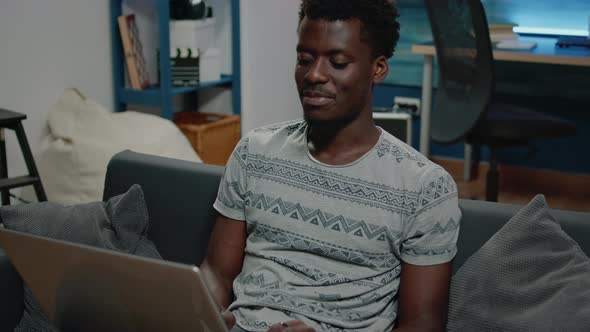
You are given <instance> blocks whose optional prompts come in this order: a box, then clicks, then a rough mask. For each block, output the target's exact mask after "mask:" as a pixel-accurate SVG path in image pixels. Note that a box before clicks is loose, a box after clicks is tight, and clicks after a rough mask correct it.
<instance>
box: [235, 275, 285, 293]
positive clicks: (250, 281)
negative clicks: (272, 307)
mask: <svg viewBox="0 0 590 332" xmlns="http://www.w3.org/2000/svg"><path fill="white" fill-rule="evenodd" d="M238 279H239V280H240V283H242V284H243V285H251V286H256V288H257V289H276V288H279V282H278V281H277V280H273V281H268V282H267V281H265V280H264V274H262V273H261V274H258V275H254V274H248V275H240V276H239V277H238Z"/></svg>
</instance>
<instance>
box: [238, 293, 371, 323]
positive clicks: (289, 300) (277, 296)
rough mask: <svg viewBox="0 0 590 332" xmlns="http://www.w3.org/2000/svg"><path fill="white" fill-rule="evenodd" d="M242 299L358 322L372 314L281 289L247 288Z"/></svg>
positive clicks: (297, 311) (281, 308)
mask: <svg viewBox="0 0 590 332" xmlns="http://www.w3.org/2000/svg"><path fill="white" fill-rule="evenodd" d="M243 294H244V296H245V297H241V298H242V300H247V301H250V302H253V303H252V305H254V306H260V305H262V306H265V307H269V308H276V309H280V310H286V311H291V312H295V313H299V314H302V315H305V316H308V317H309V316H312V317H313V316H315V317H327V318H330V319H334V318H337V319H339V320H341V321H348V322H358V321H362V320H364V319H366V318H367V317H370V316H371V314H370V313H368V312H365V311H360V310H348V309H342V308H339V307H337V306H336V305H332V304H330V303H329V302H315V301H309V302H307V301H303V300H300V299H299V298H296V297H294V296H292V295H290V294H288V293H286V292H284V291H283V290H281V289H272V290H266V289H264V290H247V289H244V292H243Z"/></svg>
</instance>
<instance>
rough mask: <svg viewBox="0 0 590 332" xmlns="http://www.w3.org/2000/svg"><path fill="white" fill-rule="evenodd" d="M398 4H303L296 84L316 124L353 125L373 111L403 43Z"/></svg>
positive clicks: (323, 0)
mask: <svg viewBox="0 0 590 332" xmlns="http://www.w3.org/2000/svg"><path fill="white" fill-rule="evenodd" d="M397 16H398V13H397V8H396V7H395V4H394V2H393V0H303V1H302V3H301V10H300V13H299V29H298V32H299V43H298V45H297V66H296V70H295V80H296V83H297V88H298V90H299V95H300V98H301V102H302V104H303V109H304V116H305V118H306V119H307V120H308V121H311V122H314V121H315V122H334V121H336V122H338V121H344V122H349V121H352V120H354V119H355V118H357V117H358V116H359V114H362V112H363V111H367V112H370V108H371V101H372V97H371V94H372V88H373V86H374V85H375V84H377V83H380V82H382V81H383V79H384V78H385V77H386V76H387V72H388V70H389V66H388V64H387V59H388V58H389V57H391V56H392V54H393V51H394V49H395V44H396V43H397V40H398V39H399V23H398V22H397Z"/></svg>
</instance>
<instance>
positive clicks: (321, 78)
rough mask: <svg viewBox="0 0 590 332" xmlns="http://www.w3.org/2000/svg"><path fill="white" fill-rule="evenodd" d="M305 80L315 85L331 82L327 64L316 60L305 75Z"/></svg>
mask: <svg viewBox="0 0 590 332" xmlns="http://www.w3.org/2000/svg"><path fill="white" fill-rule="evenodd" d="M305 80H306V81H307V82H309V83H314V84H318V83H326V82H327V81H328V80H329V77H328V73H327V66H326V63H325V62H324V61H322V60H321V59H316V60H315V61H314V62H313V63H312V64H311V66H310V67H309V70H308V71H307V73H305Z"/></svg>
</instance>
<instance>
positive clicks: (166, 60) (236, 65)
mask: <svg viewBox="0 0 590 332" xmlns="http://www.w3.org/2000/svg"><path fill="white" fill-rule="evenodd" d="M226 1H231V39H232V40H231V43H232V71H233V73H232V74H228V75H222V76H221V79H220V80H219V81H215V82H207V83H203V84H199V85H195V86H183V87H175V86H173V85H172V80H171V68H170V54H169V53H170V52H161V53H160V60H159V61H160V64H159V65H160V66H159V68H160V78H161V83H160V84H158V85H153V86H150V87H148V88H146V89H143V90H133V89H130V88H127V87H125V58H124V54H123V47H122V45H121V37H120V35H119V27H118V25H117V17H119V16H120V15H122V12H123V11H122V2H123V0H111V1H110V15H111V18H110V20H111V42H112V58H113V86H114V93H113V95H114V99H115V102H114V105H115V112H122V111H125V110H126V109H127V105H128V104H133V105H147V106H158V107H160V109H161V113H160V115H161V116H162V117H164V118H166V119H169V120H172V118H173V116H174V110H173V109H172V97H174V96H175V95H179V94H184V93H189V92H194V91H198V90H202V89H207V88H211V87H230V88H231V91H232V103H233V105H232V108H233V114H240V100H241V91H240V88H241V86H240V82H241V80H240V1H239V0H226ZM157 10H158V22H160V24H159V26H158V33H159V41H158V47H159V49H160V50H169V49H170V31H169V29H170V24H169V22H170V2H169V0H157Z"/></svg>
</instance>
